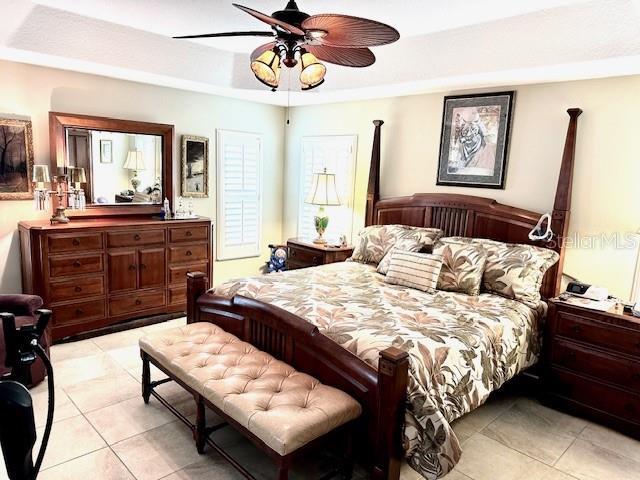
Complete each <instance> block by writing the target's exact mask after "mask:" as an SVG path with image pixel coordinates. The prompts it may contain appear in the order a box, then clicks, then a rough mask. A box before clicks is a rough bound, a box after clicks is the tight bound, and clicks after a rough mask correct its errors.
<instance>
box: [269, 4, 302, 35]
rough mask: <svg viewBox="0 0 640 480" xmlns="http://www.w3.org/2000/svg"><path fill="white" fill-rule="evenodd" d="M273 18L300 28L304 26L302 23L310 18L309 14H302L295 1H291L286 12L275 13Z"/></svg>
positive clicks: (285, 9)
mask: <svg viewBox="0 0 640 480" xmlns="http://www.w3.org/2000/svg"><path fill="white" fill-rule="evenodd" d="M271 16H272V17H273V18H275V19H276V20H280V21H281V22H286V23H289V24H291V25H294V26H296V27H298V28H299V27H300V25H302V22H304V21H305V20H306V19H307V18H309V17H310V15H309V14H307V13H304V12H301V11H300V10H299V9H298V5H296V2H295V1H294V0H289V3H287V6H286V7H285V8H284V10H278V11H277V12H273V14H271Z"/></svg>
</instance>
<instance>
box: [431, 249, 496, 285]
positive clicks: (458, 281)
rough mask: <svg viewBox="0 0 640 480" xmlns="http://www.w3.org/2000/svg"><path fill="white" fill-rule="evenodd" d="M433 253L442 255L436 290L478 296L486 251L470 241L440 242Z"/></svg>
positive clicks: (485, 260)
mask: <svg viewBox="0 0 640 480" xmlns="http://www.w3.org/2000/svg"><path fill="white" fill-rule="evenodd" d="M433 253H435V254H437V255H441V256H442V269H441V270H440V276H439V277H438V290H446V291H448V292H460V293H466V294H467V295H473V296H478V295H479V294H480V287H481V285H482V275H483V273H484V269H485V264H486V262H487V253H486V252H485V250H484V248H482V247H481V246H480V245H474V244H472V243H457V242H445V243H442V242H440V243H439V244H438V245H437V246H436V247H435V248H434V249H433Z"/></svg>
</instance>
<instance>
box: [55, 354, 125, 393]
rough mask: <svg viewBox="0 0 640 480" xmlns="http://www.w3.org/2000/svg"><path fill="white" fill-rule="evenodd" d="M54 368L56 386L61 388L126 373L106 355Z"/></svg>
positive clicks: (60, 364)
mask: <svg viewBox="0 0 640 480" xmlns="http://www.w3.org/2000/svg"><path fill="white" fill-rule="evenodd" d="M53 368H54V372H55V381H56V385H58V386H61V387H65V386H69V385H73V384H75V383H80V382H84V381H86V380H91V379H92V378H98V377H104V376H107V375H114V374H118V373H122V372H124V371H125V370H124V369H123V368H122V367H120V366H119V365H118V364H117V363H116V362H114V361H113V360H112V359H111V358H110V357H109V356H108V355H107V354H105V353H101V354H99V355H91V356H89V357H81V358H73V359H69V360H63V361H61V362H57V363H56V364H54V366H53Z"/></svg>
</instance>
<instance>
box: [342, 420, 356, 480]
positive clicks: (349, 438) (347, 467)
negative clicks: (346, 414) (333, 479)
mask: <svg viewBox="0 0 640 480" xmlns="http://www.w3.org/2000/svg"><path fill="white" fill-rule="evenodd" d="M353 464H354V460H353V426H350V427H348V428H347V432H346V434H345V437H344V467H343V470H342V478H344V479H345V480H351V477H353Z"/></svg>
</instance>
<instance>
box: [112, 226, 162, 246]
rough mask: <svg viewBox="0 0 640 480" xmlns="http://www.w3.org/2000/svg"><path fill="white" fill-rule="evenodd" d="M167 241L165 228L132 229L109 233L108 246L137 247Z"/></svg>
mask: <svg viewBox="0 0 640 480" xmlns="http://www.w3.org/2000/svg"><path fill="white" fill-rule="evenodd" d="M164 242H165V238H164V229H163V230H131V231H127V232H113V233H107V247H110V248H118V247H135V246H136V245H159V244H163V243H164Z"/></svg>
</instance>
